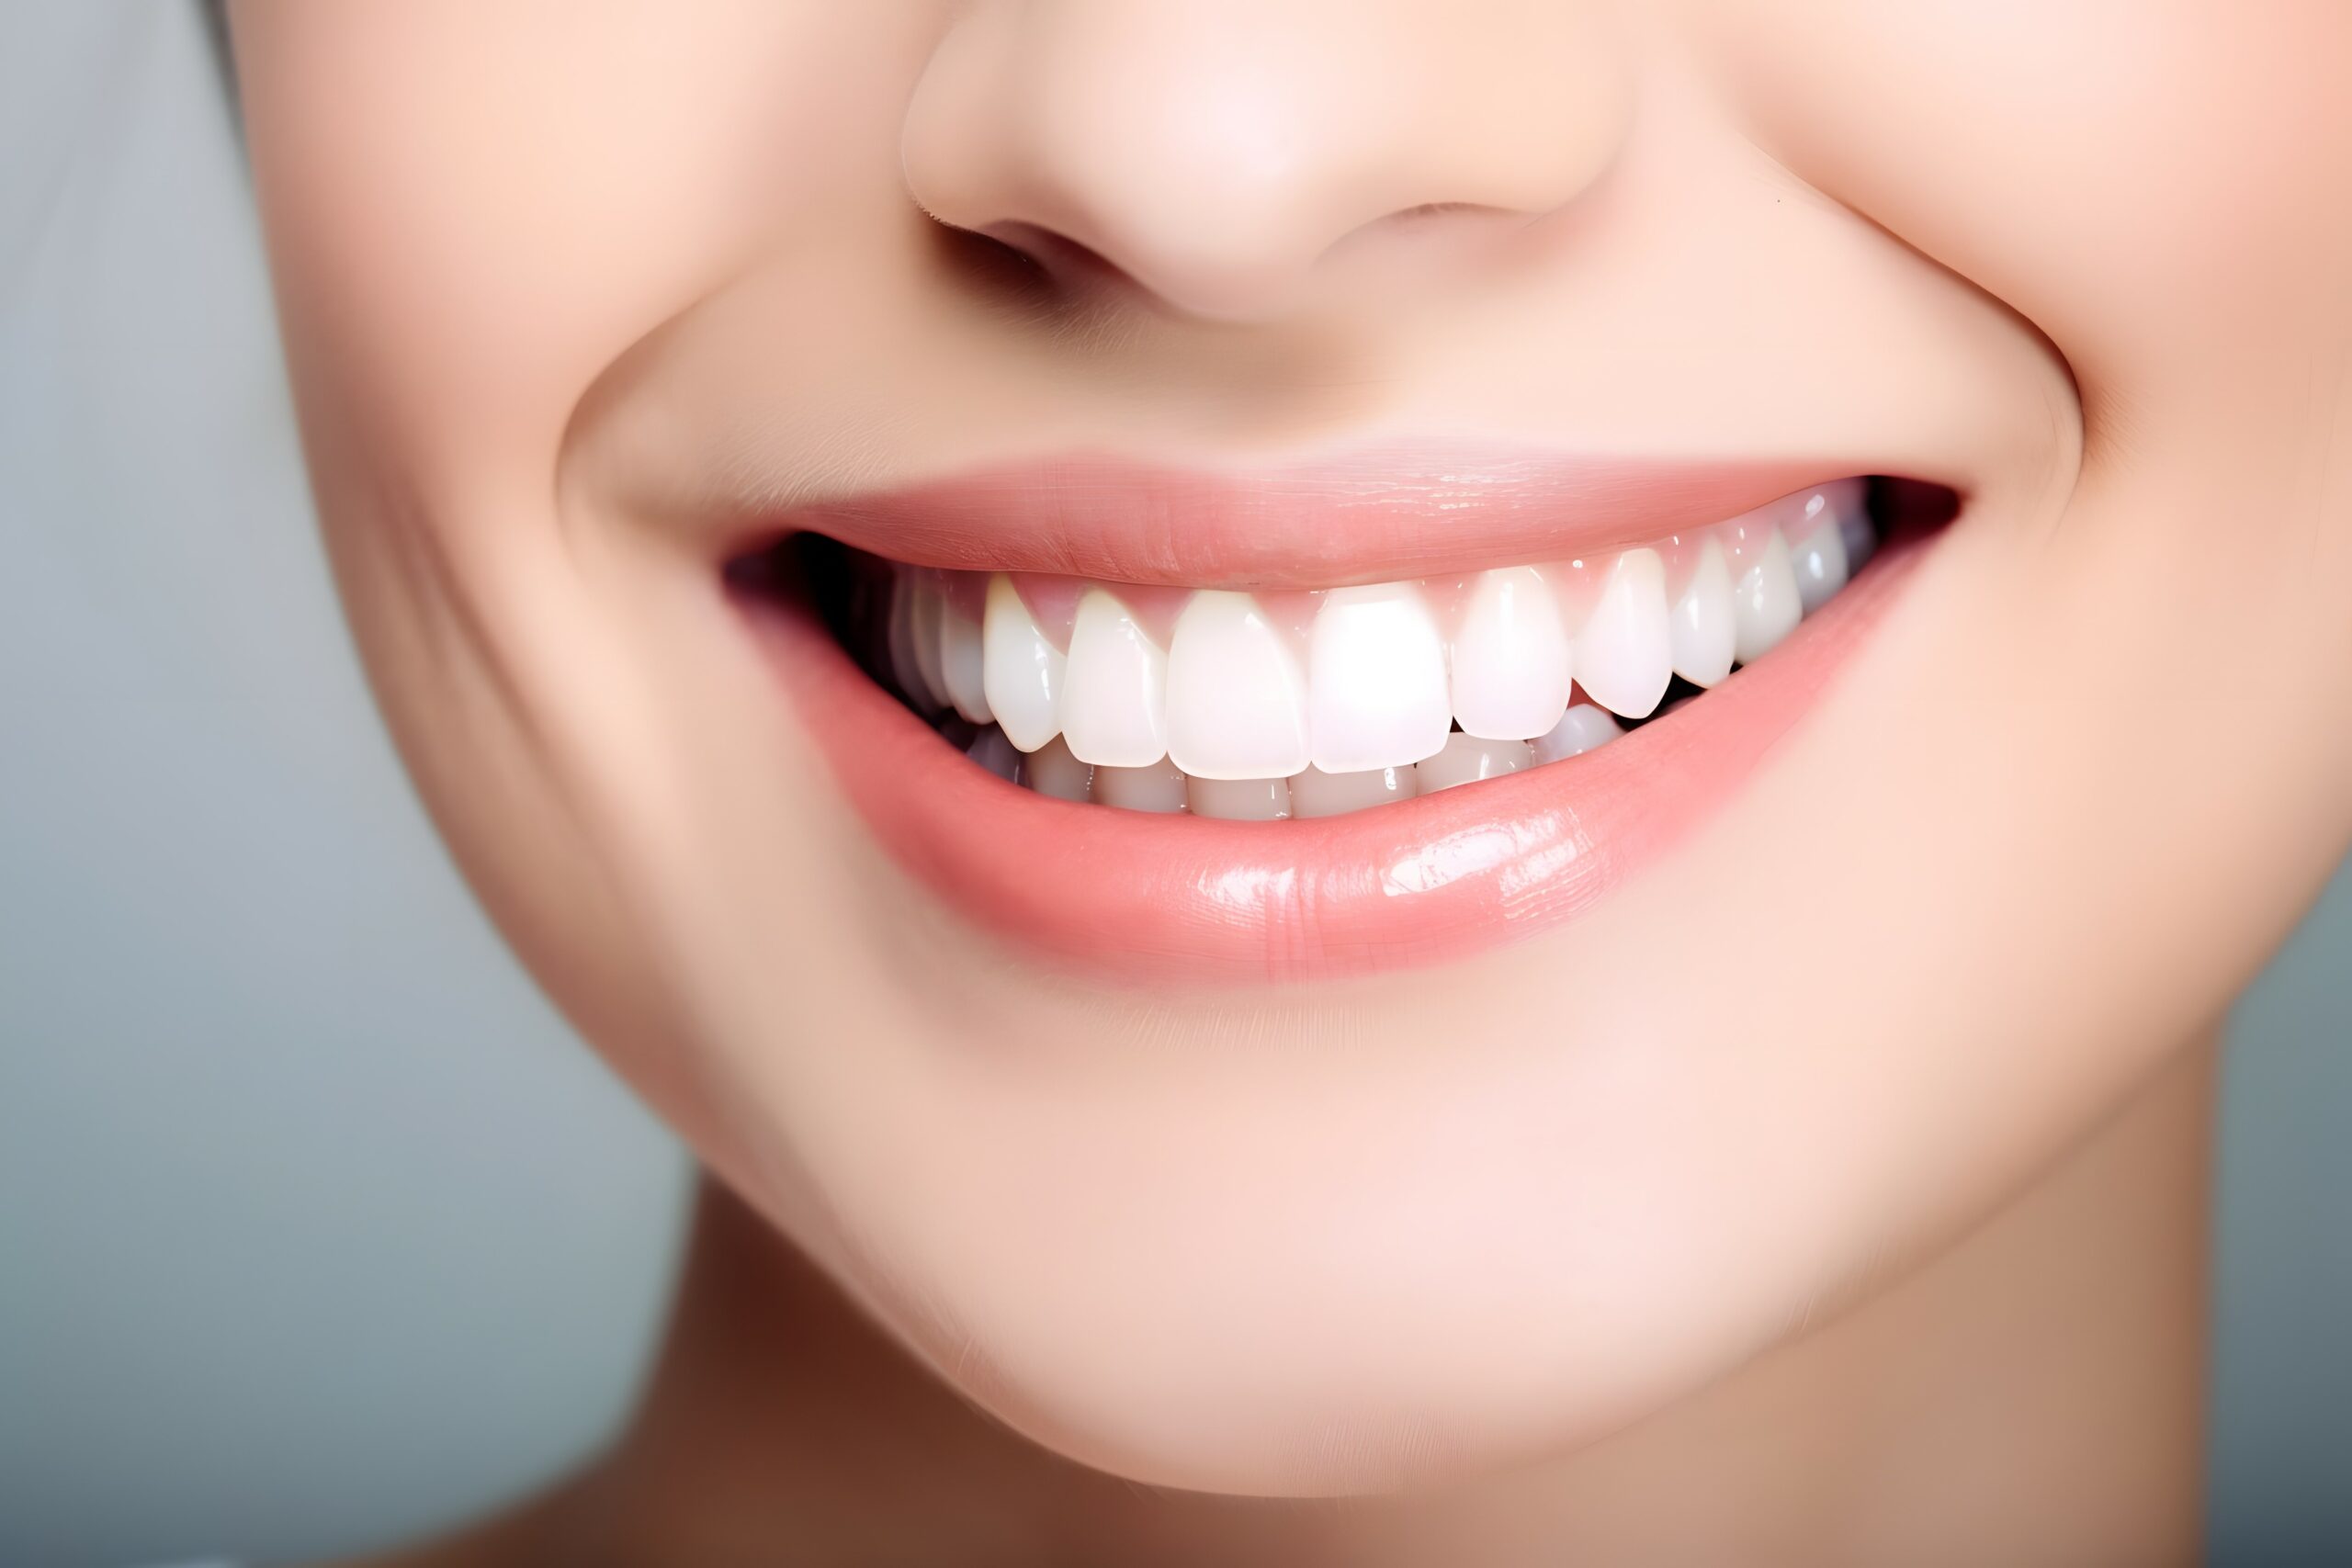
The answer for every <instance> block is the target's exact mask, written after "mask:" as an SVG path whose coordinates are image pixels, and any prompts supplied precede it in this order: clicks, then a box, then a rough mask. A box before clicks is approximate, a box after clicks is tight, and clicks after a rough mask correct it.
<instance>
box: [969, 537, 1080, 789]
mask: <svg viewBox="0 0 2352 1568" xmlns="http://www.w3.org/2000/svg"><path fill="white" fill-rule="evenodd" d="M980 649H981V652H982V654H983V655H984V658H983V660H982V665H983V669H984V671H985V674H984V678H983V681H982V690H983V692H984V694H986V695H987V697H988V701H989V711H990V712H991V713H993V714H995V715H996V721H997V723H998V724H999V725H1001V726H1002V727H1003V729H1004V736H1005V739H1008V740H1010V741H1012V744H1013V745H1014V746H1016V747H1018V748H1019V749H1020V750H1023V751H1035V750H1037V748H1038V747H1040V746H1043V745H1044V744H1045V743H1046V741H1048V740H1051V739H1053V738H1054V737H1055V736H1056V735H1058V734H1059V733H1061V728H1062V685H1063V683H1064V682H1066V681H1067V680H1068V679H1069V656H1068V655H1066V654H1064V653H1063V652H1062V650H1061V649H1058V648H1056V647H1055V646H1054V645H1053V644H1052V643H1051V642H1049V641H1047V640H1046V634H1045V633H1044V632H1042V631H1040V630H1038V629H1037V622H1036V618H1035V616H1033V615H1030V614H1029V606H1028V605H1026V604H1023V603H1022V602H1021V594H1020V592H1019V591H1018V590H1017V589H1015V588H1014V587H1013V586H1012V579H1011V578H1009V577H1007V576H1005V575H1004V573H1002V572H998V573H997V574H996V575H995V576H994V577H991V578H989V598H988V608H987V610H986V611H985V612H983V614H982V615H981V618H980Z"/></svg>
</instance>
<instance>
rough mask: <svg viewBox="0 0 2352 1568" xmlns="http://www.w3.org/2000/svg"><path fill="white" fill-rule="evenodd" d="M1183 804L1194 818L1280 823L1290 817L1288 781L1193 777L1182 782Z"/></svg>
mask: <svg viewBox="0 0 2352 1568" xmlns="http://www.w3.org/2000/svg"><path fill="white" fill-rule="evenodd" d="M1184 803H1185V804H1186V805H1187V806H1188V807H1191V808H1192V812H1193V816H1195V817H1215V818H1220V819H1222V820H1224V821H1227V822H1279V821H1282V820H1283V819H1284V818H1287V817H1289V816H1290V781H1289V780H1287V779H1204V778H1193V779H1191V780H1189V781H1187V783H1186V784H1185V786H1184Z"/></svg>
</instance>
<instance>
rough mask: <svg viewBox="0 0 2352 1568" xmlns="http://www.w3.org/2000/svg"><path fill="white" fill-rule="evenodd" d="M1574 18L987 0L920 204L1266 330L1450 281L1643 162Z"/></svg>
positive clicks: (1382, 6)
mask: <svg viewBox="0 0 2352 1568" xmlns="http://www.w3.org/2000/svg"><path fill="white" fill-rule="evenodd" d="M1625 79H1626V72H1625V70H1624V61H1623V58H1622V53H1621V51H1620V50H1619V48H1618V47H1617V45H1616V42H1615V40H1614V38H1613V32H1612V29H1611V26H1610V24H1609V19H1608V14H1607V12H1606V10H1605V8H1604V7H1602V6H1600V5H1598V4H1579V3H1574V0H1548V3H1546V0H1532V3H1524V0H1522V3H1516V4H1513V3H1504V0H977V3H975V4H972V5H970V6H967V8H966V9H963V10H962V11H960V12H958V13H957V14H956V17H954V19H953V20H952V22H951V23H950V25H949V26H948V28H947V29H946V30H945V32H944V34H943V35H942V37H941V39H940V41H939V43H938V45H937V47H936V48H935V49H934V51H933V53H932V56H931V59H930V61H929V62H928V63H927V64H926V66H925V68H924V71H923V74H922V79H921V81H920V82H919V83H918V84H917V85H916V89H915V92H914V95H913V97H912V99H911V101H910V104H909V107H908V112H907V116H906V119H905V122H904V127H903V131H902V141H901V147H900V152H901V158H902V162H903V166H904V171H905V178H906V183H907V186H908V189H909V191H910V194H911V195H912V197H913V198H914V199H915V201H916V202H918V203H919V204H920V205H921V206H922V208H923V209H925V210H926V211H928V212H929V213H930V214H931V215H932V216H933V217H934V218H936V219H938V220H940V221H942V222H944V223H948V224H951V225H954V226H955V227H956V228H960V229H967V230H973V231H978V232H979V233H983V234H987V235H989V236H990V237H992V238H994V239H997V240H999V241H1001V242H1003V243H1007V244H1010V245H1012V246H1013V247H1015V248H1016V249H1019V250H1022V251H1024V252H1026V253H1028V254H1030V255H1031V256H1033V257H1034V258H1035V259H1036V260H1037V261H1039V262H1041V263H1042V264H1043V265H1046V268H1047V269H1048V270H1049V271H1051V272H1054V273H1056V274H1058V275H1062V276H1075V275H1080V274H1083V273H1087V272H1090V271H1091V272H1098V273H1099V271H1100V270H1101V266H1102V265H1107V266H1108V267H1109V268H1111V269H1114V271H1115V273H1116V274H1119V275H1124V277H1125V279H1126V280H1127V281H1128V282H1130V283H1131V284H1132V285H1134V286H1135V287H1136V288H1141V289H1143V290H1145V291H1147V292H1148V293H1149V294H1151V295H1153V296H1156V297H1157V298H1158V299H1159V300H1160V301H1161V302H1162V303H1163V304H1164V305H1166V306H1167V307H1169V308H1171V309H1173V310H1177V311H1179V312H1181V313H1182V314H1185V315H1190V316H1194V317H1198V318H1202V319H1204V320H1217V321H1264V320H1270V319H1274V318H1278V317H1281V316H1283V315H1285V314H1288V313H1290V312H1293V311H1295V310H1298V309H1300V308H1301V306H1302V305H1303V304H1304V303H1306V301H1308V300H1309V299H1312V298H1314V297H1315V296H1316V295H1317V286H1318V284H1321V283H1325V282H1329V281H1332V280H1334V279H1336V278H1337V277H1339V276H1341V275H1343V274H1353V273H1359V272H1375V273H1377V274H1378V276H1383V277H1384V278H1388V279H1396V278H1398V277H1400V276H1403V277H1409V278H1410V279H1411V280H1412V282H1413V283H1414V284H1415V285H1417V286H1421V287H1427V286H1429V285H1431V284H1434V283H1438V282H1441V281H1442V279H1440V278H1437V277H1434V276H1431V274H1433V273H1435V272H1440V271H1443V270H1445V269H1448V268H1453V269H1457V270H1458V269H1460V268H1462V267H1463V266H1464V265H1466V264H1465V262H1464V257H1466V256H1471V255H1475V254H1484V253H1483V248H1482V246H1481V244H1480V242H1481V240H1483V239H1487V238H1491V237H1493V236H1495V235H1496V234H1498V232H1508V231H1510V230H1513V229H1516V228H1518V227H1521V226H1522V225H1524V224H1525V223H1527V222H1529V221H1532V220H1536V219H1540V218H1542V217H1544V215H1546V214H1548V213H1551V212H1553V211H1555V210H1557V209H1559V208H1561V207H1562V206H1564V205H1566V204H1567V203H1568V202H1570V201H1572V200H1574V199H1575V198H1576V197H1577V194H1578V193H1579V192H1581V191H1583V190H1585V189H1586V188H1587V187H1588V186H1589V185H1591V183H1592V182H1593V181H1594V180H1595V178H1596V177H1597V176H1598V175H1600V173H1601V171H1602V170H1604V169H1605V168H1606V167H1607V166H1608V164H1609V163H1610V161H1611V158H1612V156H1613V155H1614V152H1615V150H1616V148H1617V146H1618V144H1619V142H1620V141H1622V139H1623V130H1624V121H1625V118H1626V99H1627V96H1628V94H1627V91H1626V87H1625Z"/></svg>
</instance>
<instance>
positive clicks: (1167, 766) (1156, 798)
mask: <svg viewBox="0 0 2352 1568" xmlns="http://www.w3.org/2000/svg"><path fill="white" fill-rule="evenodd" d="M1094 798H1095V800H1096V802H1097V803H1098V804H1100V805H1103V806H1118V807H1125V808H1126V809H1127V810H1129V811H1163V812H1164V811H1182V810H1183V809H1184V773H1183V770H1182V769H1181V768H1179V767H1177V766H1176V764H1175V763H1173V762H1170V761H1167V760H1166V759H1164V758H1163V759H1161V760H1160V761H1157V762H1147V763H1146V764H1144V765H1143V766H1142V767H1140V768H1115V767H1101V768H1096V769H1095V770H1094Z"/></svg>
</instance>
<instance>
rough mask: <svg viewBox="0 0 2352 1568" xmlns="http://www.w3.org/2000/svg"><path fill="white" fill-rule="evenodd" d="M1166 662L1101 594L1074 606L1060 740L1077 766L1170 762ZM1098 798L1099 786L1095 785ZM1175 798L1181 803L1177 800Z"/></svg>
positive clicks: (1123, 612) (1140, 630)
mask: <svg viewBox="0 0 2352 1568" xmlns="http://www.w3.org/2000/svg"><path fill="white" fill-rule="evenodd" d="M1167 707H1168V655H1167V654H1165V653H1163V652H1161V651H1160V649H1159V644H1157V643H1155V642H1153V641H1152V640H1151V638H1149V637H1146V636H1145V635H1144V630H1143V627H1142V626H1138V625H1136V618H1135V617H1134V616H1133V615H1129V614H1127V607H1126V606H1125V605H1124V604H1120V603H1119V602H1118V600H1116V599H1114V598H1113V597H1112V596H1111V595H1110V594H1108V593H1106V592H1103V590H1101V589H1099V588H1090V589H1088V590H1087V591H1086V594H1085V596H1084V597H1083V598H1081V599H1080V600H1079V602H1078V621H1077V624H1076V625H1075V626H1072V627H1071V628H1070V634H1069V678H1068V681H1067V683H1066V684H1065V685H1064V686H1063V688H1062V739H1065V740H1068V741H1069V749H1070V751H1071V752H1072V753H1073V754H1074V755H1076V756H1077V757H1078V758H1079V759H1080V761H1088V762H1092V763H1095V764H1096V765H1098V766H1101V767H1113V768H1143V767H1148V766H1150V765H1151V764H1152V763H1154V762H1157V761H1159V760H1160V759H1161V758H1162V757H1165V756H1167V755H1168V712H1167ZM1095 793H1096V796H1097V798H1100V797H1101V794H1102V781H1101V780H1100V779H1097V780H1096V781H1095ZM1180 798H1181V797H1180Z"/></svg>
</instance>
